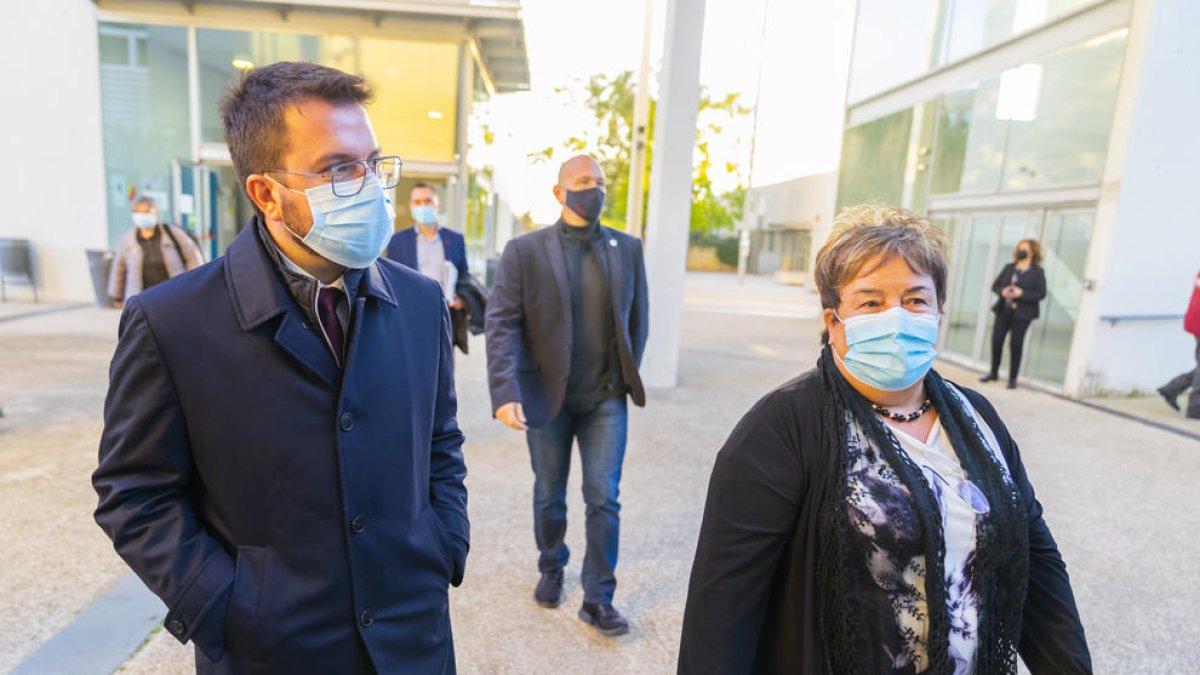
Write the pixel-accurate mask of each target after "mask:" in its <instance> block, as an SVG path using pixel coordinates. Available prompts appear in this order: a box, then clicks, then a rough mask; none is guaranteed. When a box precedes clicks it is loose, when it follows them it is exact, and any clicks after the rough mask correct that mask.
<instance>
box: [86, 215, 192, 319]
mask: <svg viewBox="0 0 1200 675" xmlns="http://www.w3.org/2000/svg"><path fill="white" fill-rule="evenodd" d="M130 219H131V220H132V221H133V227H132V228H130V229H129V231H128V232H126V233H125V236H123V237H121V241H120V243H119V244H117V255H116V257H115V258H114V260H113V266H112V270H111V272H110V273H109V278H108V295H109V297H110V298H112V300H113V306H114V307H117V308H121V307H123V306H124V305H125V300H126V299H127V298H129V297H131V296H134V295H137V294H138V293H140V292H142V291H144V290H146V289H147V288H150V287H151V286H156V285H158V284H160V283H162V282H164V281H166V280H167V279H171V278H173V277H177V276H179V275H180V274H183V273H184V272H186V271H188V270H191V269H195V268H197V267H199V266H200V265H202V264H204V256H203V254H201V253H200V247H198V246H196V242H194V241H192V238H191V237H190V236H188V234H187V233H186V232H184V231H183V230H181V229H179V228H178V227H174V226H172V225H166V224H164V223H161V222H159V218H158V204H157V203H156V202H155V201H154V199H153V198H152V197H139V198H138V199H137V200H136V201H135V202H134V203H133V209H132V215H131V216H130Z"/></svg>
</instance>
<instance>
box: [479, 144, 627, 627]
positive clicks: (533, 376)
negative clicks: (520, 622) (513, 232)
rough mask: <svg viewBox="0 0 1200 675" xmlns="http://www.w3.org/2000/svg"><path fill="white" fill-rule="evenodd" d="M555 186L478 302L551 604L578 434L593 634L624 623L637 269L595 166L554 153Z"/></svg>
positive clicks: (540, 596)
mask: <svg viewBox="0 0 1200 675" xmlns="http://www.w3.org/2000/svg"><path fill="white" fill-rule="evenodd" d="M554 196H555V198H556V199H557V200H558V202H559V204H561V205H562V216H561V218H560V219H559V221H558V222H557V223H555V224H554V225H553V226H551V227H547V228H543V229H541V230H536V231H534V232H530V233H528V234H526V235H523V236H521V237H518V238H516V239H514V240H512V241H510V242H509V243H508V245H507V246H506V247H505V249H504V253H503V254H502V255H501V257H500V263H499V265H498V267H497V270H496V282H495V285H494V286H493V288H492V293H491V297H490V300H489V303H488V308H487V321H486V334H487V361H488V385H489V387H490V389H491V397H492V409H493V410H494V411H495V416H496V417H497V418H498V419H499V420H500V421H501V422H502V423H504V424H505V425H506V426H508V427H510V428H512V429H516V430H517V431H524V432H525V437H526V440H527V442H528V443H529V454H530V458H531V462H532V465H533V476H534V487H533V511H534V516H533V530H534V540H535V541H536V542H537V548H538V562H537V566H538V571H539V572H540V573H541V579H540V580H539V582H538V584H537V587H536V589H535V590H534V600H535V601H536V602H537V604H539V605H541V606H543V607H557V606H558V605H559V604H561V602H562V587H563V568H564V567H565V566H566V564H567V560H568V556H569V551H568V550H567V546H566V544H564V543H563V538H564V536H565V535H566V531H567V502H566V491H567V474H568V473H569V469H570V466H571V446H572V443H573V442H574V441H576V440H578V442H579V457H580V461H581V463H582V466H583V500H584V503H585V504H586V506H587V513H586V530H587V550H586V551H585V552H584V556H583V572H582V575H581V581H582V585H583V592H584V596H583V605H582V607H581V608H580V610H579V618H580V619H582V620H583V621H585V622H586V623H588V624H591V625H593V626H595V628H596V629H597V630H598V631H599V632H600V633H601V634H603V635H608V636H613V635H621V634H624V633H626V632H628V631H629V624H628V622H627V621H626V619H625V618H624V617H623V616H621V614H620V613H619V612H618V611H617V610H616V609H614V607H613V604H612V602H613V594H614V592H615V590H616V584H617V582H616V576H615V569H616V566H617V548H618V541H619V536H618V535H619V528H620V516H619V513H620V508H621V507H620V504H619V503H618V501H617V496H618V492H619V486H620V481H621V465H622V463H623V461H624V457H625V440H626V432H627V429H628V412H627V408H626V397H627V396H628V397H632V398H633V402H634V403H635V404H637V405H639V406H641V405H645V402H646V395H645V391H644V390H643V388H642V380H641V377H640V376H639V375H638V367H639V365H640V364H641V360H642V352H643V349H644V348H645V345H646V335H647V321H648V305H647V298H646V269H645V262H644V258H643V254H642V243H641V241H639V240H638V239H636V238H634V237H631V236H629V235H627V234H624V233H622V232H617V231H615V230H612V229H609V228H607V227H604V226H603V225H601V224H600V214H601V213H602V212H603V210H604V173H603V172H602V171H601V169H600V165H599V164H598V163H597V162H596V160H595V159H593V158H591V157H589V156H586V155H580V156H576V157H573V158H571V159H569V160H567V161H566V162H565V163H563V165H562V167H561V168H560V169H559V173H558V184H557V185H555V186H554Z"/></svg>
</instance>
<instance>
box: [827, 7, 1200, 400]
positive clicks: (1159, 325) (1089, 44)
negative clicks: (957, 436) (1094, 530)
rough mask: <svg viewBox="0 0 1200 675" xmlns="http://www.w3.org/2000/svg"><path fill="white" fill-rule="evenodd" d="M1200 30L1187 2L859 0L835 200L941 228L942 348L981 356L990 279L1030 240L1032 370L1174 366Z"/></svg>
mask: <svg viewBox="0 0 1200 675" xmlns="http://www.w3.org/2000/svg"><path fill="white" fill-rule="evenodd" d="M1195 26H1200V3H1194V2H1190V1H1189V0H1103V1H1096V0H859V3H858V14H857V18H856V21H855V29H854V47H853V56H852V59H851V64H850V70H849V78H848V86H847V96H846V98H847V101H846V125H845V131H844V134H843V142H842V152H841V163H840V168H839V172H838V181H837V200H836V201H837V205H838V207H839V208H840V207H841V206H844V205H848V204H855V203H859V202H864V201H881V202H887V203H896V204H902V205H904V206H906V207H909V208H912V209H915V210H918V211H923V212H925V213H927V214H928V215H929V217H930V218H931V219H933V220H934V221H935V222H936V223H938V224H939V225H941V226H942V227H943V228H944V229H945V230H946V232H947V233H948V234H949V235H950V238H951V242H952V249H951V266H952V269H951V276H950V282H949V290H948V302H947V316H946V318H945V320H944V322H943V324H942V337H941V340H942V345H941V352H942V354H943V355H944V356H945V357H947V358H950V359H953V360H957V361H960V362H963V363H965V364H968V365H973V366H979V367H986V363H987V362H988V360H989V358H990V334H991V326H992V321H993V314H992V312H991V311H990V307H991V304H992V302H993V301H994V296H993V295H992V294H991V290H990V286H991V282H992V280H993V278H994V277H995V275H996V274H997V273H998V271H999V269H1000V268H1001V267H1002V266H1003V265H1004V263H1005V262H1007V261H1008V260H1009V259H1010V256H1011V254H1012V251H1013V248H1014V247H1015V245H1016V244H1017V242H1018V241H1020V240H1021V239H1024V238H1033V239H1037V240H1038V241H1039V242H1040V243H1041V245H1042V247H1043V251H1044V262H1043V266H1044V268H1045V270H1046V277H1047V283H1048V288H1049V293H1048V296H1047V298H1046V300H1045V301H1044V302H1043V304H1042V316H1041V318H1040V319H1039V320H1038V321H1036V322H1035V323H1034V324H1033V326H1032V328H1031V329H1030V331H1029V335H1028V336H1027V338H1026V349H1025V354H1026V356H1025V359H1024V363H1023V364H1022V373H1023V376H1024V377H1025V378H1026V379H1027V380H1028V381H1032V382H1036V383H1040V384H1042V385H1044V386H1046V387H1048V388H1050V389H1053V390H1058V391H1062V392H1065V393H1067V394H1070V395H1094V394H1105V393H1128V392H1132V391H1152V390H1153V389H1154V388H1155V387H1156V386H1158V385H1160V384H1161V383H1162V382H1163V381H1165V380H1166V379H1167V378H1168V377H1169V376H1171V375H1174V374H1176V371H1179V370H1182V369H1184V368H1186V367H1188V363H1189V361H1190V358H1191V353H1192V348H1193V347H1194V343H1193V342H1192V338H1191V336H1189V335H1187V334H1186V333H1184V332H1183V330H1182V323H1181V320H1182V315H1183V311H1184V309H1185V308H1186V304H1187V301H1188V298H1189V297H1190V294H1191V287H1192V284H1193V280H1194V279H1195V275H1196V271H1197V269H1200V222H1197V221H1198V220H1200V217H1197V216H1196V215H1195V214H1194V213H1192V212H1191V209H1189V208H1188V207H1187V206H1186V201H1185V200H1187V198H1188V195H1189V194H1190V190H1191V189H1193V188H1192V186H1194V185H1195V184H1196V183H1197V179H1200V170H1198V169H1197V166H1196V163H1195V161H1194V159H1193V158H1194V157H1195V156H1196V155H1197V153H1198V152H1200V135H1198V134H1196V133H1195V132H1194V129H1193V127H1194V125H1195V120H1196V119H1198V118H1200V86H1198V85H1197V84H1196V83H1197V81H1198V80H1197V75H1196V74H1197V73H1198V72H1200V49H1198V48H1197V47H1196V45H1195V40H1194V37H1193V36H1192V35H1191V33H1192V31H1191V30H1190V28H1189V27H1195ZM1006 358H1007V355H1006Z"/></svg>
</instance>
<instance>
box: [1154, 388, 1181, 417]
mask: <svg viewBox="0 0 1200 675" xmlns="http://www.w3.org/2000/svg"><path fill="white" fill-rule="evenodd" d="M1158 395H1159V396H1162V397H1163V400H1165V401H1166V402H1167V405H1169V406H1171V407H1172V408H1174V409H1175V412H1179V401H1177V400H1175V399H1177V398H1179V394H1175V395H1174V396H1172V395H1170V394H1168V393H1167V390H1166V389H1164V388H1162V387H1159V388H1158Z"/></svg>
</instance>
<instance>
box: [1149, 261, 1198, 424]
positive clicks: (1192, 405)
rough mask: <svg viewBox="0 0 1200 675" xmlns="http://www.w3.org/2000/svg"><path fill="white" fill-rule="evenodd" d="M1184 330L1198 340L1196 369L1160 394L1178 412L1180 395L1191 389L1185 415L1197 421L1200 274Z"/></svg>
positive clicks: (1175, 379)
mask: <svg viewBox="0 0 1200 675" xmlns="http://www.w3.org/2000/svg"><path fill="white" fill-rule="evenodd" d="M1183 329H1184V330H1185V331H1187V332H1189V333H1191V334H1192V335H1193V336H1194V337H1195V338H1196V351H1195V359H1196V367H1195V368H1193V369H1192V370H1189V371H1188V372H1186V373H1183V374H1181V375H1177V376H1175V377H1174V378H1172V379H1171V381H1170V382H1168V383H1166V384H1164V385H1163V386H1161V387H1159V388H1158V394H1159V396H1162V397H1163V400H1165V401H1166V402H1167V405H1169V406H1171V407H1172V408H1174V409H1175V410H1176V411H1178V410H1179V400H1178V399H1179V397H1180V395H1182V394H1183V393H1184V392H1186V391H1188V390H1189V389H1190V390H1191V393H1190V394H1188V398H1187V411H1186V413H1185V414H1186V415H1187V416H1188V417H1189V418H1190V419H1194V420H1195V419H1200V274H1197V275H1196V280H1195V283H1193V285H1192V299H1191V301H1190V302H1189V303H1188V308H1187V313H1186V314H1184V315H1183Z"/></svg>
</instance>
